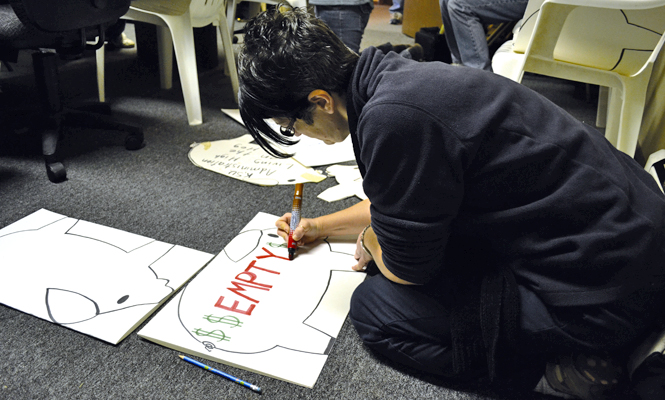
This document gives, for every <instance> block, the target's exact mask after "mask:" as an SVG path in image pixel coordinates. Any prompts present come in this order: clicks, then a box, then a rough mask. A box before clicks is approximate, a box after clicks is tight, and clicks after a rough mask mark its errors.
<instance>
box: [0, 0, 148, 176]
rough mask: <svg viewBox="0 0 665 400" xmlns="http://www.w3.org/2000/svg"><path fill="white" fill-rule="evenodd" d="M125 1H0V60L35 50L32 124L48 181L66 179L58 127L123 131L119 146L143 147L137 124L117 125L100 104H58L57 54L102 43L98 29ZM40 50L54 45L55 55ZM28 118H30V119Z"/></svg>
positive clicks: (115, 15) (115, 17) (112, 20)
mask: <svg viewBox="0 0 665 400" xmlns="http://www.w3.org/2000/svg"><path fill="white" fill-rule="evenodd" d="M130 3H131V0H9V1H7V0H0V61H2V62H3V64H6V63H7V62H10V63H11V62H16V61H17V59H18V52H19V51H20V50H36V52H35V53H33V68H34V72H35V79H36V86H37V90H38V93H39V96H40V98H41V101H42V105H41V106H42V109H41V110H40V111H41V112H39V113H38V114H37V115H36V116H38V117H39V118H37V120H38V121H39V123H38V124H35V126H37V127H38V128H39V129H40V130H41V132H42V150H43V154H44V160H45V163H46V172H47V175H48V178H49V180H50V181H51V182H54V183H56V182H61V181H64V180H65V179H66V178H67V172H66V170H65V167H64V165H63V164H62V162H60V160H59V158H58V155H57V148H58V139H59V138H60V136H61V128H62V127H63V126H65V125H76V126H83V127H90V128H97V129H109V130H120V131H125V132H128V136H127V138H126V140H125V147H126V148H127V149H128V150H137V149H139V148H141V147H143V130H142V129H141V128H140V127H136V126H131V125H128V124H123V123H119V122H117V121H114V120H113V119H112V118H111V117H110V108H109V107H108V105H106V104H104V103H98V104H96V105H95V106H94V107H89V106H88V107H86V108H81V109H69V108H68V109H65V108H64V107H63V106H62V104H61V99H60V97H61V94H60V84H59V79H58V60H57V59H56V57H57V55H60V57H61V58H63V59H73V58H77V57H80V56H81V55H82V54H83V51H84V50H85V49H86V47H91V45H87V44H86V43H87V42H88V41H93V40H95V38H97V43H96V45H92V47H93V48H99V47H100V46H102V45H103V44H104V41H105V37H104V36H105V35H104V30H105V29H106V28H107V27H109V26H110V25H112V24H114V23H115V22H116V21H117V20H118V19H119V18H120V17H121V16H122V15H124V14H125V13H126V12H127V10H128V9H129V5H130ZM43 49H54V50H55V51H56V53H57V55H56V53H53V52H48V51H45V50H43ZM33 121H34V120H33Z"/></svg>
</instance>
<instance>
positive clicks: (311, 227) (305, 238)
mask: <svg viewBox="0 0 665 400" xmlns="http://www.w3.org/2000/svg"><path fill="white" fill-rule="evenodd" d="M290 224H291V213H286V214H284V215H282V216H281V217H280V218H279V219H278V220H277V222H275V226H276V227H277V234H278V235H279V236H280V237H281V238H282V239H284V240H285V241H288V240H289V231H290V229H291V228H290ZM318 238H319V227H318V226H317V225H316V223H315V222H314V220H313V219H309V218H301V219H300V223H299V224H298V227H297V228H296V229H295V230H294V231H293V240H295V241H296V242H297V244H298V246H302V245H303V244H306V243H310V242H313V241H315V240H316V239H318Z"/></svg>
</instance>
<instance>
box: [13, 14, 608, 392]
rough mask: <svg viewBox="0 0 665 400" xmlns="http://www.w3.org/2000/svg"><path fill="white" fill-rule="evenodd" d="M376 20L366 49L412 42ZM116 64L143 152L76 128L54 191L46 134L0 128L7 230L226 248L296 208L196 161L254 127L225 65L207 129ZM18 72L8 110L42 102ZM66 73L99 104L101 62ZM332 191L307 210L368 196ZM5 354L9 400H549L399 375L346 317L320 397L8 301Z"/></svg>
mask: <svg viewBox="0 0 665 400" xmlns="http://www.w3.org/2000/svg"><path fill="white" fill-rule="evenodd" d="M377 7H378V10H379V12H377V10H375V13H376V14H375V15H378V14H380V13H383V15H384V16H385V14H387V6H377ZM381 7H383V9H382V8H381ZM386 21H387V20H386ZM385 23H386V24H387V22H385ZM371 26H372V25H370V27H368V33H366V40H365V43H370V42H371V40H373V41H374V43H372V44H379V43H382V42H385V41H391V42H393V43H396V42H400V41H401V42H402V43H406V42H409V40H410V41H411V42H412V41H413V39H412V38H408V37H406V36H404V35H401V33H400V32H399V31H391V32H389V33H386V32H383V33H382V30H381V29H376V30H374V31H373V30H372V28H371ZM381 28H382V29H383V26H381ZM398 29H399V27H398ZM400 35H401V36H400ZM383 39H387V40H383ZM363 47H366V45H364V46H363ZM107 58H108V62H107V72H106V76H107V98H108V101H109V103H110V104H111V106H112V109H113V111H114V115H115V117H117V118H119V119H122V120H125V121H129V122H132V123H135V124H137V125H140V126H142V127H143V128H144V131H145V137H146V146H145V147H144V148H143V149H141V150H138V151H127V150H125V149H124V146H123V141H124V134H120V133H118V132H112V131H101V130H81V129H73V128H72V129H69V130H67V132H66V135H65V138H64V141H63V148H62V155H63V157H64V160H65V165H66V167H67V171H68V180H67V181H65V182H63V183H60V184H53V183H51V182H49V181H48V179H47V178H46V174H45V171H44V165H43V161H42V158H41V156H40V143H39V137H37V136H35V135H33V134H32V133H31V132H30V131H25V130H18V131H15V132H14V131H11V130H10V129H8V127H7V121H1V120H0V227H4V226H7V225H9V224H11V223H12V222H15V221H17V220H19V219H21V218H23V217H25V216H27V215H28V214H30V213H32V212H34V211H36V210H38V209H40V208H46V209H48V210H51V211H54V212H57V213H60V214H64V215H67V216H70V217H75V218H80V219H83V220H86V221H90V222H95V223H98V224H102V225H106V226H110V227H114V228H118V229H121V230H124V231H128V232H132V233H136V234H140V235H144V236H147V237H151V238H155V239H158V240H161V241H164V242H168V243H174V244H178V245H181V246H186V247H190V248H194V249H197V250H201V251H205V252H209V253H215V254H216V253H218V252H220V251H221V250H222V249H223V248H224V246H225V245H226V244H228V243H229V241H230V240H231V239H232V238H233V237H234V236H235V235H236V234H237V233H238V232H239V231H240V229H241V228H242V227H243V226H244V225H245V224H246V223H247V222H248V221H249V220H250V219H251V218H252V217H253V216H254V215H255V214H256V213H257V212H259V211H263V212H267V213H272V214H275V215H281V214H283V213H284V212H287V211H289V209H290V205H291V204H290V202H291V196H292V194H293V187H292V186H276V187H259V186H255V185H251V184H248V183H244V182H241V181H238V180H234V179H231V178H228V177H225V176H222V175H219V174H216V173H214V172H210V171H207V170H203V169H201V168H198V167H196V166H194V165H193V164H192V163H191V162H190V161H189V159H188V157H187V154H188V150H189V148H190V145H191V144H192V143H194V142H202V141H210V140H219V139H230V138H235V137H238V136H240V135H243V134H245V133H246V130H245V129H244V128H243V127H242V126H241V125H239V124H238V123H236V122H235V121H233V120H231V119H230V118H228V117H227V116H226V115H224V114H223V113H222V112H221V111H220V109H221V108H233V107H235V103H234V101H233V98H232V91H231V86H230V81H229V79H228V78H227V77H226V76H225V75H224V74H223V71H222V67H221V66H222V65H223V63H220V65H219V67H217V68H213V69H210V70H207V71H201V72H200V87H201V96H202V104H203V117H204V123H203V124H202V125H200V126H189V125H188V124H187V121H186V117H185V111H184V106H183V102H182V93H181V92H180V90H179V83H178V82H177V80H176V82H174V89H172V90H168V91H167V90H161V89H159V80H158V73H157V71H156V68H155V67H154V65H152V64H150V63H145V62H144V61H142V60H139V59H138V57H137V56H136V51H135V50H122V51H120V52H114V53H109V55H108V57H107ZM21 68H25V70H29V69H30V66H29V61H26V60H25V59H24V60H23V62H22V64H21V63H20V65H18V66H17V68H16V71H17V72H14V73H10V72H7V71H6V70H5V69H3V71H2V72H0V90H1V91H2V94H1V95H0V96H1V98H2V100H3V102H2V103H0V105H1V106H2V107H4V108H3V110H6V109H7V107H8V106H9V105H12V106H14V105H17V104H18V105H26V106H27V105H30V104H31V103H32V102H33V101H34V99H35V95H36V94H35V93H36V92H35V89H34V84H33V83H32V77H31V76H30V74H26V73H21V71H22V69H21ZM60 72H61V73H60V75H61V80H62V91H63V94H64V96H65V97H66V99H67V101H68V102H71V103H76V102H79V101H85V100H94V99H95V96H96V89H95V75H94V74H95V71H94V58H93V57H91V56H90V55H89V56H88V57H86V58H84V59H82V60H78V61H75V62H68V63H63V64H62V66H61V70H60ZM174 76H176V77H177V74H174ZM524 84H525V85H527V86H529V87H531V88H533V89H534V90H536V91H539V92H541V93H542V94H544V95H545V96H547V97H549V98H550V99H551V100H553V101H554V102H555V103H557V104H559V105H560V106H562V107H563V108H565V109H566V110H568V111H569V112H571V113H572V114H573V115H574V116H575V117H577V118H579V119H580V120H582V121H585V122H588V123H593V121H594V119H595V105H594V104H593V101H588V100H587V99H586V98H585V96H584V95H582V96H580V95H579V93H580V92H582V94H584V91H583V90H582V91H580V90H579V87H578V86H576V85H574V84H572V83H570V82H565V81H559V80H554V79H549V78H543V77H535V76H527V77H526V78H525V81H524ZM0 115H2V114H0ZM335 184H336V182H335V181H334V179H333V178H329V179H326V180H324V181H323V182H321V183H318V184H308V185H306V187H305V196H304V201H303V212H304V214H305V215H306V216H316V215H321V214H324V213H330V212H334V211H338V210H341V209H343V208H346V207H348V206H350V205H352V204H355V203H356V202H357V201H358V199H356V198H350V199H346V200H342V201H338V202H334V203H327V202H325V201H323V200H320V199H318V198H317V197H316V196H317V195H318V194H319V193H321V192H322V191H323V190H325V189H326V188H328V187H331V186H333V185H335ZM35 251H39V249H35ZM1 257H2V256H1V255H0V262H2V258H1ZM0 279H2V277H0ZM0 351H1V354H2V362H0V399H11V400H14V399H17V400H18V399H198V400H202V399H213V398H218V399H251V398H259V396H260V397H262V398H265V399H333V398H334V399H459V400H471V399H493V400H498V399H544V398H547V396H542V395H538V394H535V393H528V392H527V393H521V392H519V393H518V392H514V391H511V390H508V389H504V390H497V389H490V388H488V387H486V386H484V385H475V386H473V387H466V386H460V385H457V384H453V383H451V382H446V381H443V380H441V379H439V378H437V377H435V376H430V375H427V374H422V373H419V372H417V371H413V370H409V369H407V368H403V367H400V366H399V365H395V364H394V363H392V362H390V361H389V360H386V359H384V358H382V357H378V356H377V355H375V354H373V353H372V352H370V351H369V350H368V349H367V348H365V347H364V346H363V344H362V343H361V341H360V340H359V338H358V335H357V334H356V332H355V331H354V329H353V327H352V325H351V324H350V323H349V322H348V320H347V322H346V323H345V324H344V326H343V328H342V330H341V332H340V334H339V337H338V340H337V342H336V344H335V346H334V348H333V350H332V353H331V355H330V357H329V359H328V362H327V363H326V365H325V367H324V369H323V372H322V374H321V376H320V377H319V380H318V382H317V384H316V385H315V387H314V389H307V388H302V387H299V386H296V385H293V384H289V383H286V382H283V381H279V380H275V379H271V378H268V377H265V376H262V375H258V374H254V373H250V372H246V371H243V370H239V369H235V368H231V367H228V366H225V365H222V364H217V363H209V364H210V365H211V366H213V367H215V368H219V369H221V370H223V371H226V372H228V373H231V374H233V375H235V376H238V377H240V378H242V379H245V380H246V381H248V382H251V383H254V384H256V385H259V386H260V387H262V388H263V391H264V393H263V394H262V395H258V394H255V393H254V392H252V391H250V390H248V389H246V388H243V387H241V386H239V385H236V384H234V383H232V382H229V381H227V380H224V379H222V378H220V377H218V376H215V375H213V374H210V373H207V372H205V371H202V370H200V369H198V368H195V367H193V366H191V365H189V364H187V363H184V362H182V361H181V360H180V359H179V358H178V354H179V353H178V352H177V351H174V350H171V349H168V348H164V347H161V346H159V345H156V344H153V343H152V342H148V341H145V340H143V339H140V338H139V337H138V336H137V335H136V333H132V334H131V335H129V336H128V337H127V338H126V339H125V340H124V341H122V342H121V343H120V344H118V345H116V346H114V345H109V344H106V343H104V342H101V341H99V340H97V339H94V338H92V337H89V336H86V335H83V334H80V333H77V332H74V331H72V330H70V329H67V328H65V327H62V326H57V325H55V324H51V323H49V322H46V321H44V320H41V319H37V318H35V317H32V316H30V315H27V314H24V313H22V312H19V311H17V310H15V309H12V308H10V307H6V306H4V305H0Z"/></svg>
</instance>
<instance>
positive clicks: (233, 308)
mask: <svg viewBox="0 0 665 400" xmlns="http://www.w3.org/2000/svg"><path fill="white" fill-rule="evenodd" d="M222 301H224V296H220V297H219V300H217V303H215V307H218V308H222V309H224V310H228V311H233V312H237V313H240V314H245V315H252V310H254V307H256V304H250V305H249V307H248V308H247V310H239V309H238V305H239V304H240V303H239V302H238V300H235V301H234V302H233V305H232V306H231V307H227V306H225V305H223V304H222Z"/></svg>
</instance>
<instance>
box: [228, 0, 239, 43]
mask: <svg viewBox="0 0 665 400" xmlns="http://www.w3.org/2000/svg"><path fill="white" fill-rule="evenodd" d="M237 4H238V1H237V0H228V2H227V3H226V25H227V28H228V30H229V34H230V35H231V37H233V27H234V26H235V22H236V6H237Z"/></svg>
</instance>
